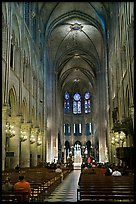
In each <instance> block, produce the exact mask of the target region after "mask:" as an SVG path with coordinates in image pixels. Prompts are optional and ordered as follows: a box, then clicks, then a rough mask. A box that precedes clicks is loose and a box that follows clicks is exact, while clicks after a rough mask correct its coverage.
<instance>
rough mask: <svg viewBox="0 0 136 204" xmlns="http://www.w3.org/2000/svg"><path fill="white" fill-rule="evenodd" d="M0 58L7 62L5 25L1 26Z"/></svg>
mask: <svg viewBox="0 0 136 204" xmlns="http://www.w3.org/2000/svg"><path fill="white" fill-rule="evenodd" d="M2 57H3V58H4V60H5V61H6V60H7V25H6V24H3V25H2Z"/></svg>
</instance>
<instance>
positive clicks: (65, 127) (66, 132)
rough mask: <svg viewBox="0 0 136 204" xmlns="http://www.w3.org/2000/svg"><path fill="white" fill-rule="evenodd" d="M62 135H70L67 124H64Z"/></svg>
mask: <svg viewBox="0 0 136 204" xmlns="http://www.w3.org/2000/svg"><path fill="white" fill-rule="evenodd" d="M64 134H65V136H69V135H70V134H71V128H70V125H69V124H68V123H67V124H64Z"/></svg>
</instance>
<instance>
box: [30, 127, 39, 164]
mask: <svg viewBox="0 0 136 204" xmlns="http://www.w3.org/2000/svg"><path fill="white" fill-rule="evenodd" d="M32 136H34V138H35V142H34V143H33V144H31V146H30V153H31V166H37V139H38V128H32V129H31V137H32Z"/></svg>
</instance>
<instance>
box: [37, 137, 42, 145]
mask: <svg viewBox="0 0 136 204" xmlns="http://www.w3.org/2000/svg"><path fill="white" fill-rule="evenodd" d="M41 144H42V141H41V140H40V138H38V141H37V145H38V146H40V145H41Z"/></svg>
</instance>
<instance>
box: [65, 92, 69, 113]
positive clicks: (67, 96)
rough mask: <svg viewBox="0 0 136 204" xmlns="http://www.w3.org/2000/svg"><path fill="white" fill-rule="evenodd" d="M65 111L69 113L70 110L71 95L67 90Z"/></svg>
mask: <svg viewBox="0 0 136 204" xmlns="http://www.w3.org/2000/svg"><path fill="white" fill-rule="evenodd" d="M64 112H65V113H69V112H70V95H69V93H68V92H67V91H66V92H65V95H64Z"/></svg>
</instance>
